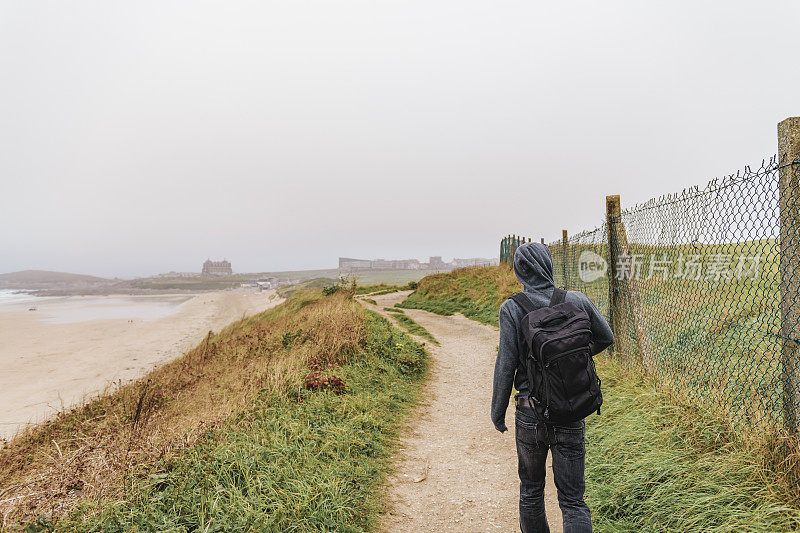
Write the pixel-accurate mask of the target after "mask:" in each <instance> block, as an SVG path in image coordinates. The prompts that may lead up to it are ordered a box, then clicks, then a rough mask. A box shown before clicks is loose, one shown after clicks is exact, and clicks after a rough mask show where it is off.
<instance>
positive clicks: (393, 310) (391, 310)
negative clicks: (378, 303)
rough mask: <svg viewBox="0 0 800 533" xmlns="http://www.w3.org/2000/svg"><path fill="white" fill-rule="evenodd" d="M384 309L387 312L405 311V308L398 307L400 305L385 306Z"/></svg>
mask: <svg viewBox="0 0 800 533" xmlns="http://www.w3.org/2000/svg"><path fill="white" fill-rule="evenodd" d="M383 310H384V311H386V312H387V313H402V312H403V310H402V309H400V308H398V307H384V308H383Z"/></svg>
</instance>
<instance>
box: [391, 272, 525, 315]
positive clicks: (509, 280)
mask: <svg viewBox="0 0 800 533" xmlns="http://www.w3.org/2000/svg"><path fill="white" fill-rule="evenodd" d="M520 290H522V286H521V285H520V283H519V282H518V281H517V278H515V277H514V273H513V272H512V271H511V269H509V268H508V267H507V266H506V265H499V266H492V267H468V268H462V269H458V270H454V271H453V272H449V273H444V274H434V275H432V276H428V277H426V278H423V279H422V280H420V282H419V285H418V288H417V290H416V291H415V292H413V293H412V294H411V295H409V297H408V298H406V299H405V300H404V301H403V302H402V303H401V304H399V307H405V308H407V309H424V310H426V311H431V312H433V313H437V314H440V315H452V314H453V313H461V314H463V315H464V316H466V317H468V318H471V319H473V320H477V321H478V322H483V323H484V324H493V325H495V326H497V325H498V314H499V312H500V311H499V309H500V304H502V303H503V301H504V300H505V299H506V298H508V297H509V296H511V295H512V294H514V293H515V292H519V291H520Z"/></svg>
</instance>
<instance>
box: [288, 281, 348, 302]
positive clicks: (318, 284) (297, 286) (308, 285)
mask: <svg viewBox="0 0 800 533" xmlns="http://www.w3.org/2000/svg"><path fill="white" fill-rule="evenodd" d="M339 281H340V280H336V279H333V278H311V279H306V280H303V281H300V282H298V283H293V284H292V285H284V286H281V287H278V290H277V292H278V296H280V297H281V298H287V297H289V296H291V295H292V294H294V293H295V292H297V291H301V290H306V289H322V288H324V287H332V286H334V285H337V284H338V283H339Z"/></svg>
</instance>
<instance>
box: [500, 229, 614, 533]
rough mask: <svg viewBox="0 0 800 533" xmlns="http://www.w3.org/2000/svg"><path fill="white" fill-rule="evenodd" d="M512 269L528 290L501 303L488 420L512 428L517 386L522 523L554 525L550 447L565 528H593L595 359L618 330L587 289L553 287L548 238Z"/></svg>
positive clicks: (524, 526) (542, 528)
mask: <svg viewBox="0 0 800 533" xmlns="http://www.w3.org/2000/svg"><path fill="white" fill-rule="evenodd" d="M514 274H515V275H516V277H517V279H519V281H520V282H521V283H522V286H523V292H521V293H519V294H516V295H514V296H513V297H512V298H510V299H508V300H506V301H505V302H504V303H503V305H502V306H501V307H500V344H499V349H498V353H497V360H496V362H495V368H494V383H493V390H492V406H491V418H492V422H493V423H494V426H495V428H496V429H497V430H498V431H500V432H504V431H507V430H508V428H507V427H506V423H505V417H506V410H507V408H508V403H509V399H510V397H511V388H512V386H514V387H515V388H516V389H517V391H518V393H517V394H516V396H515V405H516V415H515V418H516V420H515V426H516V427H515V430H516V444H517V458H518V462H519V479H520V488H519V523H520V529H521V530H522V532H523V533H539V532H549V531H550V528H549V526H548V523H547V516H546V514H545V505H544V486H545V460H546V459H547V453H548V450H549V451H550V452H551V453H552V454H553V476H554V481H555V485H556V489H557V492H558V504H559V507H560V508H561V512H562V514H563V523H564V532H565V533H579V532H580V533H583V532H587V531H592V520H591V512H590V510H589V507H588V506H587V505H586V502H584V499H583V496H584V492H585V488H586V482H585V479H584V470H585V461H586V445H585V427H586V426H585V422H584V420H583V418H584V417H585V416H586V415H587V414H590V413H591V412H594V411H597V412H598V413H599V412H600V404H601V403H602V394H601V393H600V380H599V379H598V378H597V376H596V374H595V372H594V362H593V360H592V357H593V356H594V355H596V354H598V353H600V352H602V351H603V350H604V349H606V348H608V347H609V346H611V344H613V342H614V336H613V334H612V332H611V328H610V327H609V325H608V323H607V322H606V320H605V319H604V318H603V316H602V315H601V314H600V312H599V311H598V309H597V307H595V305H594V304H593V303H592V301H591V300H590V299H589V298H588V297H587V296H586V295H585V294H583V293H581V292H578V291H569V292H567V291H563V290H561V289H557V288H556V286H555V283H554V281H553V260H552V257H551V256H550V250H549V249H548V248H547V246H545V245H544V244H540V243H526V244H523V245H522V246H520V247H519V248H517V250H516V252H515V254H514Z"/></svg>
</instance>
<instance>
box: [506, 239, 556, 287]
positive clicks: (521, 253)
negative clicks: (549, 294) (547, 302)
mask: <svg viewBox="0 0 800 533" xmlns="http://www.w3.org/2000/svg"><path fill="white" fill-rule="evenodd" d="M514 274H515V275H516V276H517V279H518V280H520V282H522V286H523V288H524V290H525V291H527V292H534V291H541V290H545V289H551V288H553V287H555V282H554V281H553V258H552V257H551V256H550V249H549V248H547V246H546V245H544V244H541V243H538V242H528V243H525V244H523V245H522V246H520V247H519V248H517V251H516V252H514Z"/></svg>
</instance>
